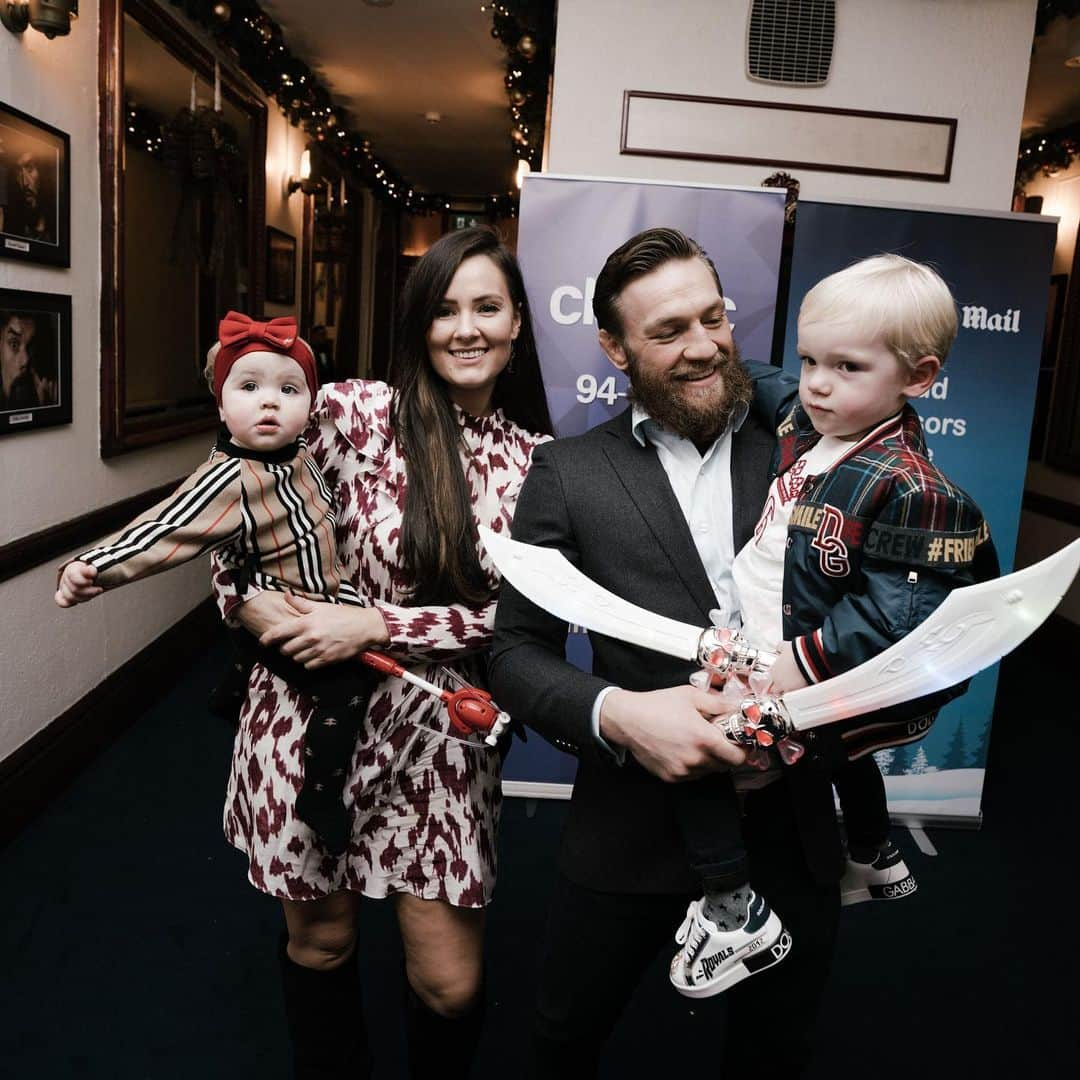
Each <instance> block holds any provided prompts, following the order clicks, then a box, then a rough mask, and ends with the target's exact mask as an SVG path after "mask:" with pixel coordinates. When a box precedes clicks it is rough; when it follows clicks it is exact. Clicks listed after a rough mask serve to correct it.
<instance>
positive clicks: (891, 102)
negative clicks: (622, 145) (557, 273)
mask: <svg viewBox="0 0 1080 1080" xmlns="http://www.w3.org/2000/svg"><path fill="white" fill-rule="evenodd" d="M836 7H837V18H836V27H837V29H836V46H835V51H834V54H833V65H832V73H831V76H830V79H829V82H828V83H827V85H825V86H824V87H820V88H816V89H803V88H798V87H783V86H769V85H765V84H763V83H756V82H752V81H751V80H750V79H748V78H747V77H746V59H745V54H746V23H747V18H748V13H749V10H750V3H749V0H668V2H667V3H665V4H663V5H656V4H627V3H624V2H623V0H560V3H559V21H558V38H557V43H556V65H555V81H554V91H553V100H552V120H551V138H550V155H549V161H548V165H547V168H548V170H549V171H551V172H555V173H577V174H580V175H592V176H625V177H639V176H640V177H650V178H654V179H668V180H683V181H705V182H708V183H717V184H747V185H752V186H757V185H758V184H760V182H761V180H762V179H763V178H764V177H765V176H767V175H768V174H769V173H770V172H772V171H774V169H773V168H772V167H770V166H764V165H732V164H726V163H721V162H702V161H678V160H674V159H666V158H646V157H626V156H622V155H620V153H619V131H620V125H621V111H622V94H623V91H624V90H630V89H632V90H654V91H667V92H671V93H681V94H700V95H705V96H710V97H726V98H747V99H751V100H756V101H779V102H786V103H792V104H807V105H824V106H833V107H839V108H856V109H871V110H878V111H882V112H897V113H913V114H917V115H928V116H950V117H956V118H957V120H958V126H957V137H956V149H955V155H954V160H953V172H952V179H951V181H950V182H949V183H947V184H943V183H932V182H929V181H915V180H900V179H895V178H887V177H873V176H858V175H846V174H841V173H828V172H816V171H812V170H810V169H789V170H788V171H790V172H793V173H794V174H795V175H796V176H797V177H798V179H799V180H800V181H801V182H802V195H803V196H804V197H806V198H814V197H815V196H827V197H829V198H838V197H840V198H851V199H866V200H873V201H879V202H880V201H888V202H906V203H922V204H930V205H936V206H958V207H972V208H978V209H993V210H1007V209H1009V204H1010V200H1011V196H1012V184H1013V170H1014V165H1015V160H1016V145H1017V142H1018V139H1019V131H1020V120H1021V114H1022V110H1023V103H1024V93H1025V87H1026V83H1027V72H1028V64H1029V60H1030V53H1031V39H1032V33H1033V28H1034V16H1035V0H857V2H856V0H840V3H838V4H837V5H836ZM778 149H779V148H778ZM778 156H779V155H778ZM778 167H779V166H778Z"/></svg>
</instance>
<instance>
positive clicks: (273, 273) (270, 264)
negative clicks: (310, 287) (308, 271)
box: [266, 225, 296, 304]
mask: <svg viewBox="0 0 1080 1080" xmlns="http://www.w3.org/2000/svg"><path fill="white" fill-rule="evenodd" d="M266 299H267V300H269V301H270V303H272V304H295V303H296V237H295V236H290V235H289V234H288V233H284V232H282V231H281V230H280V229H275V228H274V227H273V226H272V225H268V226H267V227H266Z"/></svg>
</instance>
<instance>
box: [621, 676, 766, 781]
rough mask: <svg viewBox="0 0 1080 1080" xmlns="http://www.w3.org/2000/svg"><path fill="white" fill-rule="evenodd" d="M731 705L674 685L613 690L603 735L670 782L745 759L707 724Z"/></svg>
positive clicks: (713, 695) (709, 693)
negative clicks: (639, 690) (663, 688)
mask: <svg viewBox="0 0 1080 1080" xmlns="http://www.w3.org/2000/svg"><path fill="white" fill-rule="evenodd" d="M730 711H731V705H730V703H728V702H726V701H725V700H724V698H723V697H722V696H721V695H720V694H718V693H716V692H715V691H713V690H699V689H697V688H696V687H694V686H674V687H671V688H670V689H668V690H651V691H647V692H644V693H634V692H632V691H629V690H613V691H612V692H611V693H610V694H608V695H607V697H605V698H604V704H603V706H602V707H601V710H600V734H601V735H602V736H603V737H604V738H605V739H606V740H607V741H608V742H610V743H614V744H616V745H618V746H624V747H625V748H626V749H627V750H629V751H630V753H631V754H633V755H634V758H635V759H636V760H637V762H638V764H640V765H641V766H642V767H643V768H645V769H648V771H649V772H651V773H652V774H653V775H654V776H657V777H659V778H660V779H661V780H663V781H665V782H666V783H669V784H670V783H678V782H679V781H682V780H693V779H696V778H697V777H699V776H704V775H705V774H706V773H710V772H716V771H718V770H720V769H724V768H728V767H730V766H732V765H741V764H742V763H743V762H744V761H745V760H746V754H745V753H744V752H743V751H742V750H741V749H740V748H739V747H738V746H736V745H735V744H734V743H732V742H730V741H729V740H728V739H727V738H726V737H725V736H724V735H723V734H722V733H721V732H720V730H719V729H718V728H716V727H714V726H713V725H712V724H710V723H709V720H710V719H711V718H712V717H714V716H717V715H719V714H721V713H724V712H730Z"/></svg>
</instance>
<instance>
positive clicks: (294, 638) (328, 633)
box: [245, 595, 390, 668]
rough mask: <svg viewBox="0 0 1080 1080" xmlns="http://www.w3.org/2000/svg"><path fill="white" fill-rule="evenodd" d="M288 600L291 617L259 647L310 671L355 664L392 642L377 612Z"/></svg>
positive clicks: (298, 598)
mask: <svg viewBox="0 0 1080 1080" xmlns="http://www.w3.org/2000/svg"><path fill="white" fill-rule="evenodd" d="M285 599H286V604H287V606H288V607H289V609H290V611H291V612H292V614H291V616H290V617H286V618H284V619H280V620H278V622H277V623H276V624H275V625H273V626H271V627H270V629H268V630H266V631H265V632H264V633H262V634H261V635H260V637H259V643H260V644H261V645H265V646H268V647H270V648H278V649H280V650H281V652H282V653H283V654H284V655H285V656H288V657H289V658H290V659H292V660H295V661H296V662H297V663H298V664H303V665H304V667H306V668H316V667H324V666H325V665H326V664H337V663H340V662H341V661H342V660H352V659H353V658H354V657H356V656H359V655H360V653H362V652H363V651H364V650H365V649H371V648H377V647H379V646H381V645H386V644H387V643H388V642H389V641H390V634H389V632H388V631H387V629H386V623H384V622H383V617H382V616H381V615H380V614H379V612H378V610H377V609H375V608H366V607H353V606H351V605H345V604H326V603H322V602H318V601H312V600H307V599H305V598H304V597H302V596H292V595H287V596H286V597H285ZM246 606H247V605H245V607H246Z"/></svg>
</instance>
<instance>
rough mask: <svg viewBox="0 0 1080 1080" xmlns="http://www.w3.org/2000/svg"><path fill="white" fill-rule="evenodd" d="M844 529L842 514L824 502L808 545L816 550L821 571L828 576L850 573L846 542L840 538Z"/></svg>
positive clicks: (840, 575)
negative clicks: (815, 531)
mask: <svg viewBox="0 0 1080 1080" xmlns="http://www.w3.org/2000/svg"><path fill="white" fill-rule="evenodd" d="M843 529H844V515H843V514H841V513H840V511H839V510H837V509H836V507H835V506H830V505H829V504H828V503H826V504H825V505H824V506H823V507H822V508H821V519H820V521H819V522H818V528H817V533H816V534H815V535H814V539H813V540H811V541H810V546H811V547H812V548H813V549H814V550H815V551H816V552H818V555H819V559H820V562H821V572H822V573H823V574H828V576H829V577H846V576H847V575H848V574H849V573H851V561H850V560H849V559H848V549H847V544H845V543H844V541H843V540H842V539H841V538H840V534H841V533H842V532H843Z"/></svg>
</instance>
